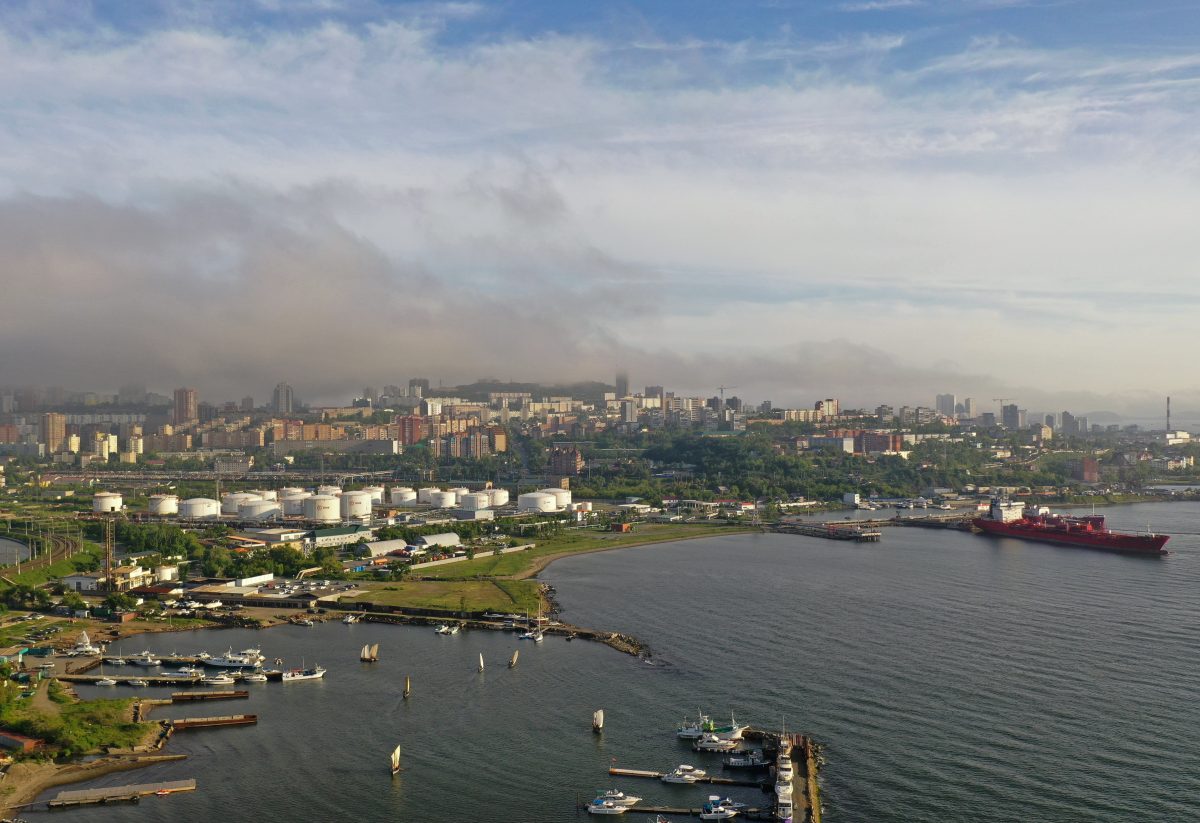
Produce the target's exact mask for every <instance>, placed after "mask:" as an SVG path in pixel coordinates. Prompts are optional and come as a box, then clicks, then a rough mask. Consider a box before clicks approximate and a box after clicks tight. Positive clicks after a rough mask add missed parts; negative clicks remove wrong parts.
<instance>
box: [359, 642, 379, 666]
mask: <svg viewBox="0 0 1200 823" xmlns="http://www.w3.org/2000/svg"><path fill="white" fill-rule="evenodd" d="M358 659H359V660H361V661H362V662H364V663H374V662H376V661H377V660H379V644H378V643H375V644H373V645H372V644H365V645H364V646H363V647H362V651H361V652H359V654H358Z"/></svg>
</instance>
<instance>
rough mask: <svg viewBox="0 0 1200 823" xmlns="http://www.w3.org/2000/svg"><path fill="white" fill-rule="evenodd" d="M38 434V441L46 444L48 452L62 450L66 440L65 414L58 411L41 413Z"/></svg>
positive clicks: (52, 452)
mask: <svg viewBox="0 0 1200 823" xmlns="http://www.w3.org/2000/svg"><path fill="white" fill-rule="evenodd" d="M39 435H40V438H39V439H40V441H41V442H42V443H45V444H46V452H47V453H48V454H54V453H57V452H60V451H62V450H63V447H64V446H65V445H66V440H67V416H66V415H65V414H59V413H58V412H46V413H45V414H43V415H42V425H41V430H40V432H39Z"/></svg>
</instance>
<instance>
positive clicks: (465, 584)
mask: <svg viewBox="0 0 1200 823" xmlns="http://www.w3.org/2000/svg"><path fill="white" fill-rule="evenodd" d="M358 601H366V602H369V603H379V604H381V605H387V606H400V607H407V608H411V609H437V610H440V611H446V612H458V611H460V610H464V609H465V610H466V611H469V612H482V611H498V612H516V613H522V612H526V611H529V612H536V611H537V610H538V606H539V600H538V584H537V583H535V582H534V581H532V580H495V581H492V580H459V581H440V580H419V581H411V582H404V583H379V584H376V585H373V586H371V587H370V588H369V589H368V590H367V591H366V592H364V593H363V594H361V595H357V596H355V597H343V598H342V599H341V601H340V602H341V603H343V604H353V603H355V602H358Z"/></svg>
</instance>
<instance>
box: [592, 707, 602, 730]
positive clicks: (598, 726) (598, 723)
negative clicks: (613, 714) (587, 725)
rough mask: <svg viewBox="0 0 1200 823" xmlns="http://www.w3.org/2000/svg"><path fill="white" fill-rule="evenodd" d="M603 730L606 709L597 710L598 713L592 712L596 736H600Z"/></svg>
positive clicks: (593, 728)
mask: <svg viewBox="0 0 1200 823" xmlns="http://www.w3.org/2000/svg"><path fill="white" fill-rule="evenodd" d="M603 729H604V709H596V711H594V712H592V731H594V732H595V733H596V734H600V732H601V730H603Z"/></svg>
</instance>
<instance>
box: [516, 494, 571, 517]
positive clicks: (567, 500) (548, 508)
mask: <svg viewBox="0 0 1200 823" xmlns="http://www.w3.org/2000/svg"><path fill="white" fill-rule="evenodd" d="M570 507H571V492H569V491H568V490H566V489H542V490H541V491H536V492H526V493H525V494H523V495H521V496H520V497H518V498H517V511H520V512H556V511H562V510H563V509H568V508H570Z"/></svg>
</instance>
